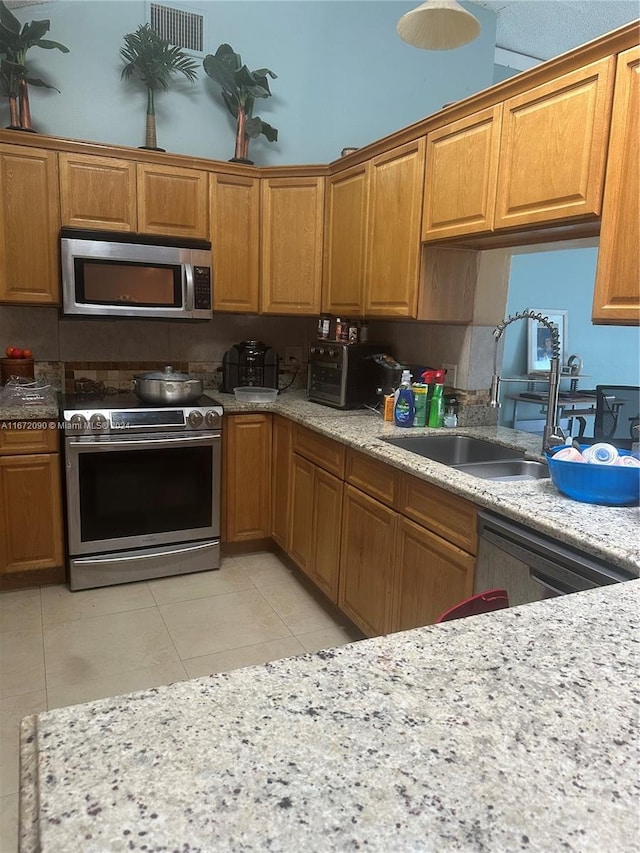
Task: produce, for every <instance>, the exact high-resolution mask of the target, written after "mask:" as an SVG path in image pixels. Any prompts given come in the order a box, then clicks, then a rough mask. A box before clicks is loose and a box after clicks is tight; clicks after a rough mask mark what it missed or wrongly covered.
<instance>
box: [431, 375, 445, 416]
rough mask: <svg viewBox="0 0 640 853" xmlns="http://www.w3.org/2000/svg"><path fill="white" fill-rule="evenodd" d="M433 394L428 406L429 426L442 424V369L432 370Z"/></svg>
mask: <svg viewBox="0 0 640 853" xmlns="http://www.w3.org/2000/svg"><path fill="white" fill-rule="evenodd" d="M434 373H435V375H434V381H435V385H434V386H433V396H432V397H431V406H430V408H429V426H430V427H441V426H442V425H443V424H444V397H443V391H444V374H445V371H444V370H436V371H434Z"/></svg>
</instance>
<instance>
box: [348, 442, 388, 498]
mask: <svg viewBox="0 0 640 853" xmlns="http://www.w3.org/2000/svg"><path fill="white" fill-rule="evenodd" d="M345 479H346V480H347V482H348V483H351V485H352V486H356V488H358V489H361V490H362V491H363V492H366V493H367V494H368V495H371V497H373V498H376V499H377V500H379V501H380V502H381V503H383V504H386V505H387V506H390V507H392V508H397V505H398V500H399V489H400V472H399V471H398V470H397V469H396V468H393V467H392V466H391V465H386V464H385V463H384V462H378V461H377V460H376V459H371V457H370V456H366V455H365V454H364V453H358V451H357V450H348V451H347V466H346V474H345Z"/></svg>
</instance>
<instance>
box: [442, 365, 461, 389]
mask: <svg viewBox="0 0 640 853" xmlns="http://www.w3.org/2000/svg"><path fill="white" fill-rule="evenodd" d="M442 367H443V368H444V370H446V371H447V373H446V375H445V377H444V382H445V385H449V386H450V387H451V388H455V387H456V383H457V380H458V365H457V364H445V363H444V362H443V363H442Z"/></svg>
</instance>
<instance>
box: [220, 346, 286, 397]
mask: <svg viewBox="0 0 640 853" xmlns="http://www.w3.org/2000/svg"><path fill="white" fill-rule="evenodd" d="M279 360H280V359H279V357H278V353H277V352H276V351H275V350H273V349H271V347H268V346H267V345H266V344H263V343H262V341H242V343H240V344H234V345H233V346H232V347H231V349H228V350H227V351H226V353H225V354H224V356H223V357H222V387H221V389H220V390H221V391H224V392H226V393H228V394H233V389H234V388H240V387H244V386H247V385H250V386H255V387H258V388H277V387H278V378H279V369H278V362H279Z"/></svg>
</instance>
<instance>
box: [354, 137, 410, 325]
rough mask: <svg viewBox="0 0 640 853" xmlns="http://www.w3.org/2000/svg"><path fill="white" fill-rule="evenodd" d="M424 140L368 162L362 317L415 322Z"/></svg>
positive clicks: (403, 146)
mask: <svg viewBox="0 0 640 853" xmlns="http://www.w3.org/2000/svg"><path fill="white" fill-rule="evenodd" d="M424 157H425V140H424V138H421V139H418V140H416V141H415V142H410V143H408V144H407V145H402V146H400V147H399V148H394V149H393V150H392V151H388V152H386V153H385V154H380V155H379V156H378V157H374V159H373V160H372V161H371V167H370V168H371V177H370V198H369V235H368V250H367V263H366V278H365V314H367V315H369V316H371V317H415V316H416V312H417V304H418V274H419V269H420V249H421V227H420V226H421V219H422V197H423V181H424Z"/></svg>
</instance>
